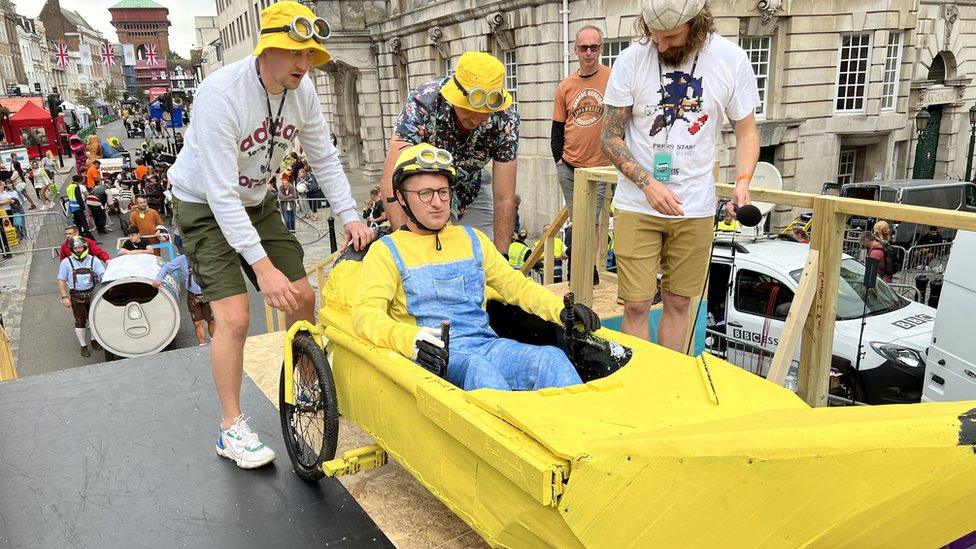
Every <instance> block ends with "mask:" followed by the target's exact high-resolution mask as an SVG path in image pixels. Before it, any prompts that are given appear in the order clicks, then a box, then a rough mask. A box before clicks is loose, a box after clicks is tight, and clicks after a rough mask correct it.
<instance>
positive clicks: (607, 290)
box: [546, 272, 624, 318]
mask: <svg viewBox="0 0 976 549" xmlns="http://www.w3.org/2000/svg"><path fill="white" fill-rule="evenodd" d="M546 288H549V289H550V290H552V292H553V293H555V294H556V295H565V294H566V293H567V292H569V282H558V283H556V284H549V285H547V286H546ZM593 310H594V311H595V312H596V314H598V315H600V318H611V317H616V316H623V314H624V306H623V304H621V303H617V277H616V276H615V275H614V274H613V273H608V272H602V273H600V283H599V284H597V285H596V286H594V287H593Z"/></svg>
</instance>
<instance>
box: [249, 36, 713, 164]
mask: <svg viewBox="0 0 976 549" xmlns="http://www.w3.org/2000/svg"><path fill="white" fill-rule="evenodd" d="M700 54H701V52H699V53H696V54H695V60H694V62H692V64H691V74H690V75H689V79H691V80H694V78H695V68H696V67H698V56H699V55H700ZM676 68H677V67H676ZM657 74H658V78H659V79H658V83H659V84H660V85H661V101H664V98H665V97H666V96H667V94H666V93H665V92H664V71H663V70H662V69H661V56H660V54H659V55H658V57H657ZM683 99H684V98H683V97H681V98H678V99H677V102H676V103H675V105H674V111H675V112H674V118H672V119H671V122H670V123H668V122H667V120H666V117H665V126H664V144H665V145H667V144H668V139H670V137H671V126H674V123H675V122H677V121H678V107H679V106H681V101H682V100H683ZM268 108H269V109H270V108H271V107H268Z"/></svg>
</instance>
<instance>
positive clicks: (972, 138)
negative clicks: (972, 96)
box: [966, 103, 976, 181]
mask: <svg viewBox="0 0 976 549" xmlns="http://www.w3.org/2000/svg"><path fill="white" fill-rule="evenodd" d="M969 128H970V130H969V155H968V156H966V181H974V180H976V176H974V175H973V172H972V169H973V149H974V148H976V103H974V104H973V106H972V107H969Z"/></svg>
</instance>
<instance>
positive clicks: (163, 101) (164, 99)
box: [159, 93, 173, 112]
mask: <svg viewBox="0 0 976 549" xmlns="http://www.w3.org/2000/svg"><path fill="white" fill-rule="evenodd" d="M159 106H160V107H162V108H163V110H164V111H166V112H172V111H173V96H172V95H170V94H169V93H164V94H163V95H160V96H159Z"/></svg>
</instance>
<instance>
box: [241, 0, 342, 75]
mask: <svg viewBox="0 0 976 549" xmlns="http://www.w3.org/2000/svg"><path fill="white" fill-rule="evenodd" d="M296 17H305V18H307V19H308V20H309V21H313V20H315V18H316V15H315V13H313V12H312V10H311V9H309V8H308V7H307V6H304V5H302V4H299V3H298V2H293V1H292V0H281V1H279V2H275V3H274V4H271V5H270V6H268V7H266V8H264V11H262V12H261V28H262V29H270V28H275V27H287V26H289V25H291V22H292V21H294V20H295V18H296ZM268 48H281V49H283V50H304V49H307V48H311V49H313V50H315V57H314V59H313V60H312V63H314V64H315V66H316V67H320V66H322V65H324V64H326V63H328V62H329V60H330V59H332V54H330V53H329V50H327V49H325V46H323V45H322V44H319V43H318V42H316V41H315V40H314V39H312V40H307V41H304V42H299V41H297V40H295V39H293V38H292V37H291V36H290V35H289V34H288V32H273V33H268V34H258V45H257V46H255V48H254V55H261V52H263V51H264V50H266V49H268Z"/></svg>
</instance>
